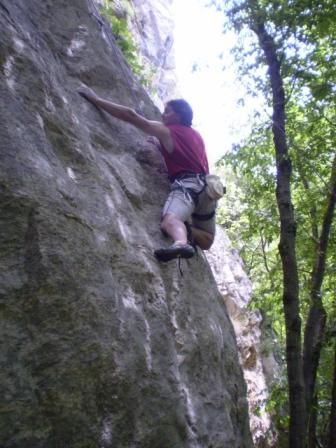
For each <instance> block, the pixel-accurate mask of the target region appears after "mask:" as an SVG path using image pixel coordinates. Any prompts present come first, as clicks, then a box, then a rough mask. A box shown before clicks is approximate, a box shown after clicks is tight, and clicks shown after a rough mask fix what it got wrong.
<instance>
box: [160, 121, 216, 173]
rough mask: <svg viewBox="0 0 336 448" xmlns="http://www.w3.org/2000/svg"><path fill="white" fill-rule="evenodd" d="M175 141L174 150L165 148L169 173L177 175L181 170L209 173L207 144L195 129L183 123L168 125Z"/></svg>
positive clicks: (164, 152) (164, 155) (164, 154)
mask: <svg viewBox="0 0 336 448" xmlns="http://www.w3.org/2000/svg"><path fill="white" fill-rule="evenodd" d="M167 128H169V130H170V133H171V136H172V138H173V142H174V149H173V152H171V153H169V152H168V151H166V150H165V149H164V148H163V151H162V154H163V157H164V159H165V162H166V165H167V170H168V174H169V176H170V177H174V176H176V175H177V174H178V173H179V172H181V171H189V172H191V173H204V174H209V164H208V159H207V155H206V152H205V145H204V142H203V139H202V137H201V136H200V134H199V133H198V132H197V131H195V129H193V128H191V127H188V126H183V125H181V124H170V125H167Z"/></svg>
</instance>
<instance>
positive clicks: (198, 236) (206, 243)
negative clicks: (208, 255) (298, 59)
mask: <svg viewBox="0 0 336 448" xmlns="http://www.w3.org/2000/svg"><path fill="white" fill-rule="evenodd" d="M191 232H192V236H193V239H194V242H195V243H196V244H197V246H199V247H200V248H201V249H203V250H208V249H210V247H211V246H212V244H213V242H214V239H215V237H214V235H213V234H212V233H209V232H206V231H205V230H202V229H198V228H197V227H194V226H191Z"/></svg>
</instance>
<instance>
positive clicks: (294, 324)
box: [251, 1, 306, 448]
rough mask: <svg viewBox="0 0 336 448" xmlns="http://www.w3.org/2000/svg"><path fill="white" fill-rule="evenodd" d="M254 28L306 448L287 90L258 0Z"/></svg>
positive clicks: (294, 382)
mask: <svg viewBox="0 0 336 448" xmlns="http://www.w3.org/2000/svg"><path fill="white" fill-rule="evenodd" d="M251 4H253V6H254V8H255V9H254V10H253V11H252V22H253V24H252V26H251V28H252V30H253V31H254V32H255V33H256V34H257V36H258V40H259V44H260V46H261V48H262V50H263V52H264V55H265V57H266V61H267V65H268V69H269V75H270V81H271V87H272V98H273V125H272V130H273V140H274V145H275V153H276V167H277V187H276V198H277V204H278V209H279V215H280V243H279V251H280V256H281V261H282V269H283V285H284V291H283V306H284V314H285V323H286V357H287V375H288V387H289V409H290V410H289V412H290V423H289V446H290V447H291V448H303V447H305V440H306V406H305V391H304V379H303V362H302V352H301V346H302V343H301V319H300V315H299V281H298V271H297V264H296V254H295V233H296V223H295V220H294V212H293V206H292V201H291V192H290V176H291V161H290V158H289V155H288V147H287V142H286V132H285V93H284V89H283V83H282V78H281V70H280V62H279V59H278V57H277V52H276V47H275V44H274V40H273V38H272V37H271V36H270V35H269V34H268V33H267V31H266V28H265V24H264V23H263V21H262V19H261V16H260V14H258V5H257V2H256V1H251Z"/></svg>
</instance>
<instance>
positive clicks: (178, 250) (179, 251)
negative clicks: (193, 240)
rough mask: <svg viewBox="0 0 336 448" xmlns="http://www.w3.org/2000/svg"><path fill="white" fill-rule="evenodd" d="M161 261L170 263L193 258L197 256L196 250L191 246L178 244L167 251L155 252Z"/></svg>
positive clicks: (166, 249) (159, 250)
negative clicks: (178, 259)
mask: <svg viewBox="0 0 336 448" xmlns="http://www.w3.org/2000/svg"><path fill="white" fill-rule="evenodd" d="M154 254H155V256H156V258H157V259H158V260H159V261H170V260H173V259H174V258H191V257H193V256H194V255H195V249H194V248H193V247H192V246H191V245H190V244H183V243H179V242H176V243H174V244H173V245H172V246H169V247H167V248H165V249H158V250H156V251H154Z"/></svg>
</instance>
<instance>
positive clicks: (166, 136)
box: [78, 87, 216, 261]
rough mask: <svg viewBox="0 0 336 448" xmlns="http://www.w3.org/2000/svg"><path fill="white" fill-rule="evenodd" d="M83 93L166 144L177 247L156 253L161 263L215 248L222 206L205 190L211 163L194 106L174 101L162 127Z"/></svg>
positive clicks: (167, 209) (169, 226) (166, 213)
mask: <svg viewBox="0 0 336 448" xmlns="http://www.w3.org/2000/svg"><path fill="white" fill-rule="evenodd" d="M78 93H79V94H80V95H82V96H83V97H84V98H85V99H86V100H88V101H89V102H90V103H92V104H94V105H95V106H97V107H98V108H100V109H103V110H104V111H106V112H107V113H109V114H110V115H112V116H113V117H115V118H118V119H119V120H122V121H126V122H127V123H130V124H132V125H133V126H135V127H137V128H139V129H141V130H142V131H144V132H145V133H146V134H149V135H151V136H154V137H156V138H157V139H158V140H159V142H160V150H161V153H162V155H163V157H164V160H165V162H166V166H167V171H168V175H169V179H170V181H171V192H170V194H169V196H168V198H167V200H166V203H165V205H164V207H163V211H162V219H161V230H162V231H163V232H164V233H165V234H167V235H169V236H170V237H171V239H172V240H173V244H172V245H171V246H169V247H167V248H162V249H158V250H156V251H155V255H156V257H157V258H158V260H160V261H169V260H172V259H174V258H178V257H181V258H191V257H192V256H193V255H194V254H195V249H194V245H198V246H199V247H200V248H201V249H209V248H210V246H211V245H212V243H213V241H214V235H215V209H216V201H215V200H213V199H210V197H209V196H208V194H207V193H206V190H205V186H206V185H205V176H206V175H207V174H208V173H209V167H208V160H207V156H206V152H205V146H204V142H203V139H202V137H201V136H200V134H199V133H198V132H197V131H196V130H194V129H193V128H192V127H191V124H192V118H193V111H192V109H191V107H190V105H189V104H188V103H187V102H186V101H185V100H182V99H178V100H171V101H169V102H168V103H167V104H166V106H165V109H164V112H163V114H162V123H161V122H158V121H152V120H148V119H146V118H144V117H142V116H141V115H139V114H138V113H136V112H135V111H134V110H133V109H131V108H129V107H125V106H122V105H120V104H116V103H112V102H110V101H106V100H104V99H103V98H100V97H99V96H97V95H96V94H95V92H94V91H93V90H91V89H89V88H87V87H85V88H80V89H79V90H78ZM190 223H192V225H190Z"/></svg>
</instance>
